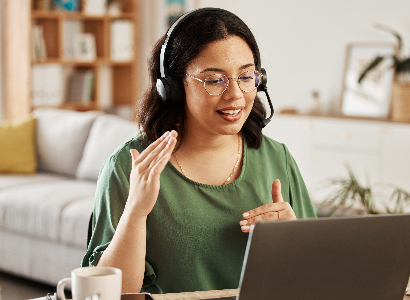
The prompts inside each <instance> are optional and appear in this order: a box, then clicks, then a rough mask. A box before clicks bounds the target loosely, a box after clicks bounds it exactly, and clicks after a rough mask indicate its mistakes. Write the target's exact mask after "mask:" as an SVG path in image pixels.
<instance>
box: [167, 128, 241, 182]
mask: <svg viewBox="0 0 410 300" xmlns="http://www.w3.org/2000/svg"><path fill="white" fill-rule="evenodd" d="M242 149H243V148H242V138H241V136H240V135H239V134H234V135H219V136H206V135H201V134H195V135H188V136H186V137H184V140H183V143H182V144H181V147H180V148H179V149H178V150H177V152H176V153H175V155H173V157H172V158H171V163H172V164H173V165H174V167H176V168H177V169H178V170H179V171H180V172H181V173H183V174H184V175H185V176H187V177H189V178H190V179H192V180H194V181H197V182H200V183H204V184H210V185H221V184H223V183H224V182H226V180H227V178H230V180H229V181H228V183H230V182H232V181H234V180H235V179H236V178H238V177H239V175H240V173H241V165H242V154H243V151H242ZM232 172H233V174H232Z"/></svg>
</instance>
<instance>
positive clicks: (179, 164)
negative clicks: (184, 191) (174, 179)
mask: <svg viewBox="0 0 410 300" xmlns="http://www.w3.org/2000/svg"><path fill="white" fill-rule="evenodd" d="M172 155H174V157H175V161H176V162H177V165H178V167H179V169H180V170H181V173H182V174H183V175H184V176H185V177H187V178H188V179H191V178H189V176H188V175H187V174H186V172H185V171H184V169H183V168H182V166H181V163H180V162H179V160H178V157H177V155H176V153H173V154H172ZM240 158H241V138H240V136H239V134H238V157H237V158H236V163H235V165H234V166H233V170H232V172H231V174H230V175H229V177H228V178H227V179H226V180H225V182H224V183H223V184H222V185H225V184H227V183H229V181H231V178H232V176H233V174H234V173H235V171H236V168H237V167H238V165H239V160H240ZM191 180H192V179H191Z"/></svg>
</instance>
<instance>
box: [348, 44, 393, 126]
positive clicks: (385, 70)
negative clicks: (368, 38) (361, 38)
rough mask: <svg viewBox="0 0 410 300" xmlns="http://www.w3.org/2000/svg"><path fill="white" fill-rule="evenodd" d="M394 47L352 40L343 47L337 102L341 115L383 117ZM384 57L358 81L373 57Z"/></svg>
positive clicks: (387, 102)
mask: <svg viewBox="0 0 410 300" xmlns="http://www.w3.org/2000/svg"><path fill="white" fill-rule="evenodd" d="M396 51H397V50H396V46H395V45H394V44H390V43H354V44H349V45H348V46H347V49H346V62H345V71H344V76H343V89H342V101H341V108H340V110H341V114H342V115H344V116H354V117H369V118H381V119H384V118H387V117H388V116H389V111H390V91H391V85H392V82H393V78H394V69H393V68H392V67H391V66H392V64H393V59H392V58H391V56H392V55H394V54H395V53H396ZM377 56H382V57H384V59H383V60H382V61H381V62H380V63H379V64H378V65H377V66H376V67H375V68H373V69H372V70H370V71H369V72H368V73H367V74H366V76H365V77H364V78H363V80H362V81H361V83H359V82H358V80H359V77H360V75H361V74H362V72H363V71H364V70H365V69H366V67H367V66H368V65H369V64H370V63H371V62H372V61H373V60H374V59H375V58H376V57H377Z"/></svg>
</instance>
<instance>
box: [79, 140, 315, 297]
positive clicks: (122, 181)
mask: <svg viewBox="0 0 410 300" xmlns="http://www.w3.org/2000/svg"><path fill="white" fill-rule="evenodd" d="M145 148H146V145H145V146H144V145H143V144H142V143H141V142H140V139H139V138H138V137H137V138H135V139H133V140H131V141H129V142H127V143H126V144H124V145H122V146H121V147H119V148H118V149H117V150H116V151H115V152H114V154H113V155H112V156H111V157H110V158H108V159H107V161H106V162H105V163H104V165H103V167H102V169H101V171H100V175H99V179H98V184H97V191H96V196H95V203H94V220H93V230H94V232H93V236H92V239H91V242H90V245H89V248H88V251H87V253H86V255H85V256H84V258H83V261H82V266H95V265H97V263H98V260H99V259H100V257H101V255H102V253H103V251H104V250H105V249H106V248H107V246H108V245H109V243H110V242H111V240H112V237H113V235H114V232H115V229H116V227H117V224H118V222H119V219H120V217H121V214H122V212H123V210H124V206H125V202H126V200H127V197H128V191H129V175H130V172H131V155H130V149H137V150H138V151H140V152H141V151H143V149H145ZM275 179H280V181H281V185H282V195H283V199H284V201H286V202H289V203H290V204H291V205H292V208H293V210H294V212H295V214H296V217H297V218H310V217H316V215H315V212H314V209H313V207H312V204H311V202H310V199H309V195H308V192H307V189H306V186H305V184H304V182H303V179H302V176H301V174H300V172H299V169H298V167H297V165H296V162H295V161H294V159H293V157H292V156H291V155H290V153H289V151H288V149H287V148H286V146H285V145H283V144H281V143H278V142H276V141H273V140H271V139H269V138H267V137H265V136H264V137H263V142H262V145H261V147H260V148H259V149H258V150H255V149H251V148H248V147H247V144H246V143H244V152H243V166H242V172H241V175H240V176H239V178H238V179H237V180H235V181H234V182H232V183H229V184H227V185H224V186H211V185H206V184H201V183H197V182H194V181H192V180H190V179H188V178H186V177H185V176H183V175H182V174H181V173H180V172H179V171H178V170H177V169H176V168H175V167H174V166H173V165H172V164H171V163H168V164H167V166H166V167H165V169H164V171H163V172H162V174H161V187H160V192H159V196H158V200H157V202H156V204H155V206H154V208H153V210H152V212H151V213H150V214H149V215H148V218H147V255H146V263H145V277H144V286H143V289H142V291H143V292H151V293H178V292H189V291H204V290H221V289H234V288H238V285H239V279H240V274H241V269H242V262H243V258H244V254H245V248H246V243H247V240H248V234H245V233H243V232H242V231H241V229H240V225H239V222H240V221H241V220H242V214H243V213H244V212H246V211H248V210H251V209H254V208H256V207H259V206H261V205H264V204H267V203H270V202H272V196H271V189H272V182H273V181H274V180H275ZM290 238H291V237H290Z"/></svg>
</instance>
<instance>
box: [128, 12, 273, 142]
mask: <svg viewBox="0 0 410 300" xmlns="http://www.w3.org/2000/svg"><path fill="white" fill-rule="evenodd" d="M229 36H238V37H240V38H242V39H243V40H244V41H246V43H247V44H248V45H249V47H250V49H251V50H252V53H253V57H254V61H255V66H260V54H259V48H258V45H257V43H256V40H255V38H254V36H253V34H252V32H251V30H250V29H249V28H248V26H247V25H246V24H245V23H244V22H243V21H242V20H241V19H240V18H239V17H238V16H236V15H235V14H233V13H231V12H228V11H226V10H223V9H220V10H219V9H218V10H215V9H212V10H206V9H205V10H202V11H200V12H197V13H195V14H193V15H190V16H187V17H186V18H185V19H184V20H183V21H182V23H181V24H178V26H177V27H176V28H175V30H174V31H173V33H172V37H171V39H170V40H169V41H168V44H167V51H168V56H167V61H166V68H167V70H168V73H169V74H170V75H171V76H172V78H174V79H175V80H177V81H178V82H179V83H180V85H181V86H183V78H184V76H185V72H186V69H187V67H188V65H189V64H190V63H191V61H192V60H193V59H195V58H196V57H197V56H198V55H199V53H200V52H201V51H202V50H203V49H204V48H205V47H206V46H207V45H208V44H210V43H212V42H215V41H219V40H223V39H226V38H228V37H229ZM165 39H166V34H165V35H164V36H163V37H162V38H161V39H160V40H159V41H158V42H157V44H156V45H155V46H154V48H153V50H152V52H151V55H150V58H149V60H148V68H149V73H150V86H149V87H148V89H147V91H146V92H145V94H144V95H143V96H142V97H141V99H140V100H139V101H138V104H137V107H136V114H135V116H136V122H137V123H138V124H139V126H140V127H141V130H142V132H143V133H144V135H143V137H144V138H145V140H146V142H153V141H155V140H156V139H158V138H159V137H160V136H161V135H162V134H163V133H164V132H165V131H171V130H176V131H177V132H178V138H179V145H178V146H180V145H181V144H182V142H183V140H184V131H185V127H184V126H185V95H183V97H184V99H180V100H181V101H178V102H177V103H172V104H166V103H163V102H162V101H161V99H160V96H159V94H158V92H157V90H156V80H157V78H160V70H159V69H160V52H161V46H162V45H163V43H164V41H165ZM265 118H266V110H265V106H264V105H263V103H262V101H261V100H260V99H259V98H258V96H256V97H255V101H254V104H253V107H252V111H251V113H250V114H249V117H248V118H247V120H246V121H245V123H244V125H243V126H242V129H241V133H242V136H243V138H244V139H245V141H246V143H247V144H248V146H249V147H251V148H255V149H258V148H259V147H260V145H261V143H262V126H261V121H262V120H264V119H265Z"/></svg>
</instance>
